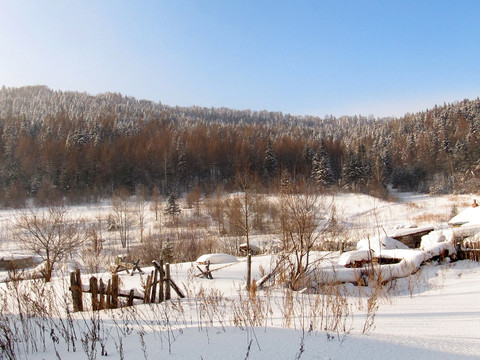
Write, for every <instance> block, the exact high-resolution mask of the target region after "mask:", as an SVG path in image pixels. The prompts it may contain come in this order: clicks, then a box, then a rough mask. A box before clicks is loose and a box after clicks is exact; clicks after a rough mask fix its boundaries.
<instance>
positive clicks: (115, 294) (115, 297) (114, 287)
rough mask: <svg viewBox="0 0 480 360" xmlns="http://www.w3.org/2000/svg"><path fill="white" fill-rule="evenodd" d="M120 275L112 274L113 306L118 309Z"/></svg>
mask: <svg viewBox="0 0 480 360" xmlns="http://www.w3.org/2000/svg"><path fill="white" fill-rule="evenodd" d="M118 285H119V282H118V275H117V274H115V275H112V304H111V305H112V308H113V309H116V308H117V307H118Z"/></svg>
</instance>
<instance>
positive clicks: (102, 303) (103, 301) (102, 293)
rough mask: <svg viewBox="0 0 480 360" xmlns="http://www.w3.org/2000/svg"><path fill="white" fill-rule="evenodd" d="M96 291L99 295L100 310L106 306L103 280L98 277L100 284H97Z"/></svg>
mask: <svg viewBox="0 0 480 360" xmlns="http://www.w3.org/2000/svg"><path fill="white" fill-rule="evenodd" d="M98 292H99V295H100V303H99V306H100V309H101V310H104V309H105V308H106V304H105V283H104V282H103V280H102V279H100V286H99V289H98Z"/></svg>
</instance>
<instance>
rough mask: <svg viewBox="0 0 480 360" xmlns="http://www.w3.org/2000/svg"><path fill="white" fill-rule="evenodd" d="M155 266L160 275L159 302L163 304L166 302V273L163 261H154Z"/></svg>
mask: <svg viewBox="0 0 480 360" xmlns="http://www.w3.org/2000/svg"><path fill="white" fill-rule="evenodd" d="M152 263H153V265H154V266H155V269H156V270H158V275H159V281H158V302H159V303H161V302H163V300H165V297H164V290H163V288H164V286H163V283H164V281H165V271H164V270H163V260H161V259H160V260H159V261H156V260H153V261H152Z"/></svg>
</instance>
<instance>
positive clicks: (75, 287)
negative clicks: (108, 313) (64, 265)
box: [70, 269, 83, 312]
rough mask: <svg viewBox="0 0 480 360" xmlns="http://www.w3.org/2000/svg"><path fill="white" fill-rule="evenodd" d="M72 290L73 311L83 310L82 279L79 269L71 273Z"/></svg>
mask: <svg viewBox="0 0 480 360" xmlns="http://www.w3.org/2000/svg"><path fill="white" fill-rule="evenodd" d="M70 291H71V292H72V302H73V311H74V312H76V311H83V297H82V279H81V276H80V270H79V269H77V270H76V271H72V272H71V273H70Z"/></svg>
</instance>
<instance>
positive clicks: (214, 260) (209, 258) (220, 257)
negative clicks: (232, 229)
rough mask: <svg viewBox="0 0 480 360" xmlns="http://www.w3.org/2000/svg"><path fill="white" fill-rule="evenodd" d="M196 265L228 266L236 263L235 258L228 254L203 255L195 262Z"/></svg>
mask: <svg viewBox="0 0 480 360" xmlns="http://www.w3.org/2000/svg"><path fill="white" fill-rule="evenodd" d="M196 262H197V263H198V264H206V263H207V262H210V264H228V263H234V262H237V258H236V257H235V256H233V255H228V254H205V255H202V256H200V257H199V258H198V259H197V261H196Z"/></svg>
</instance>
